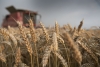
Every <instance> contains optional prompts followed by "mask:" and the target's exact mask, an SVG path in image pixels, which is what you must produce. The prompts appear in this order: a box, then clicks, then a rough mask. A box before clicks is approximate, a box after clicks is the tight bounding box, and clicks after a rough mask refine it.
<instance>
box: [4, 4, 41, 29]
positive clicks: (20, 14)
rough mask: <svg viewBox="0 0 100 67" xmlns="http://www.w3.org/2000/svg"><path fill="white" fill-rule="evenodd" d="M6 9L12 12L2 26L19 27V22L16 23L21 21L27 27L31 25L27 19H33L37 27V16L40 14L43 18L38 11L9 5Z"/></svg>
mask: <svg viewBox="0 0 100 67" xmlns="http://www.w3.org/2000/svg"><path fill="white" fill-rule="evenodd" d="M6 9H7V11H8V12H9V13H10V14H9V15H6V16H5V18H4V20H3V23H2V27H6V28H7V27H8V26H11V27H17V26H18V24H17V23H16V21H19V22H20V23H21V24H22V25H23V26H25V27H29V22H28V20H27V19H31V20H32V21H33V23H34V27H36V23H37V16H39V19H41V15H40V14H38V13H37V12H33V11H29V10H23V9H16V8H15V7H14V6H9V7H7V8H6ZM14 19H15V20H16V21H15V20H14Z"/></svg>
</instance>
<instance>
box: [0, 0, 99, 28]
mask: <svg viewBox="0 0 100 67" xmlns="http://www.w3.org/2000/svg"><path fill="white" fill-rule="evenodd" d="M10 5H14V6H15V7H16V8H18V9H28V10H32V11H37V12H38V13H39V14H41V15H42V19H41V21H42V22H43V23H44V25H45V26H49V25H54V23H55V21H56V20H57V21H58V23H59V25H61V26H62V25H64V24H67V23H69V24H71V25H72V26H78V25H79V23H80V21H81V20H82V19H83V18H84V25H83V28H90V27H91V26H100V0H0V22H1V23H2V20H3V18H4V16H5V15H6V14H9V13H8V12H7V11H6V9H5V7H7V6H10Z"/></svg>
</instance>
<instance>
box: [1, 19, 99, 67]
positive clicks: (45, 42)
mask: <svg viewBox="0 0 100 67" xmlns="http://www.w3.org/2000/svg"><path fill="white" fill-rule="evenodd" d="M28 21H29V28H26V27H23V26H22V25H21V24H19V22H17V23H18V27H17V28H13V27H10V26H8V28H0V67H100V29H95V30H94V29H89V30H85V29H82V25H83V21H81V22H80V24H79V26H78V27H74V28H73V27H71V25H70V24H67V25H64V26H62V27H60V25H59V24H58V23H57V21H56V22H55V27H48V28H46V27H45V26H44V25H43V24H42V22H40V25H41V28H34V24H33V22H32V20H31V19H30V20H28Z"/></svg>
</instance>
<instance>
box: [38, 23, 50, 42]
mask: <svg viewBox="0 0 100 67" xmlns="http://www.w3.org/2000/svg"><path fill="white" fill-rule="evenodd" d="M40 24H41V26H42V30H43V32H44V34H45V37H46V41H47V42H48V41H49V35H48V33H47V30H46V28H45V27H44V25H43V24H42V22H40Z"/></svg>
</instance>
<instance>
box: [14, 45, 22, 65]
mask: <svg viewBox="0 0 100 67" xmlns="http://www.w3.org/2000/svg"><path fill="white" fill-rule="evenodd" d="M20 63H21V51H20V47H18V48H17V50H16V55H15V65H16V66H19V65H20Z"/></svg>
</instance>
